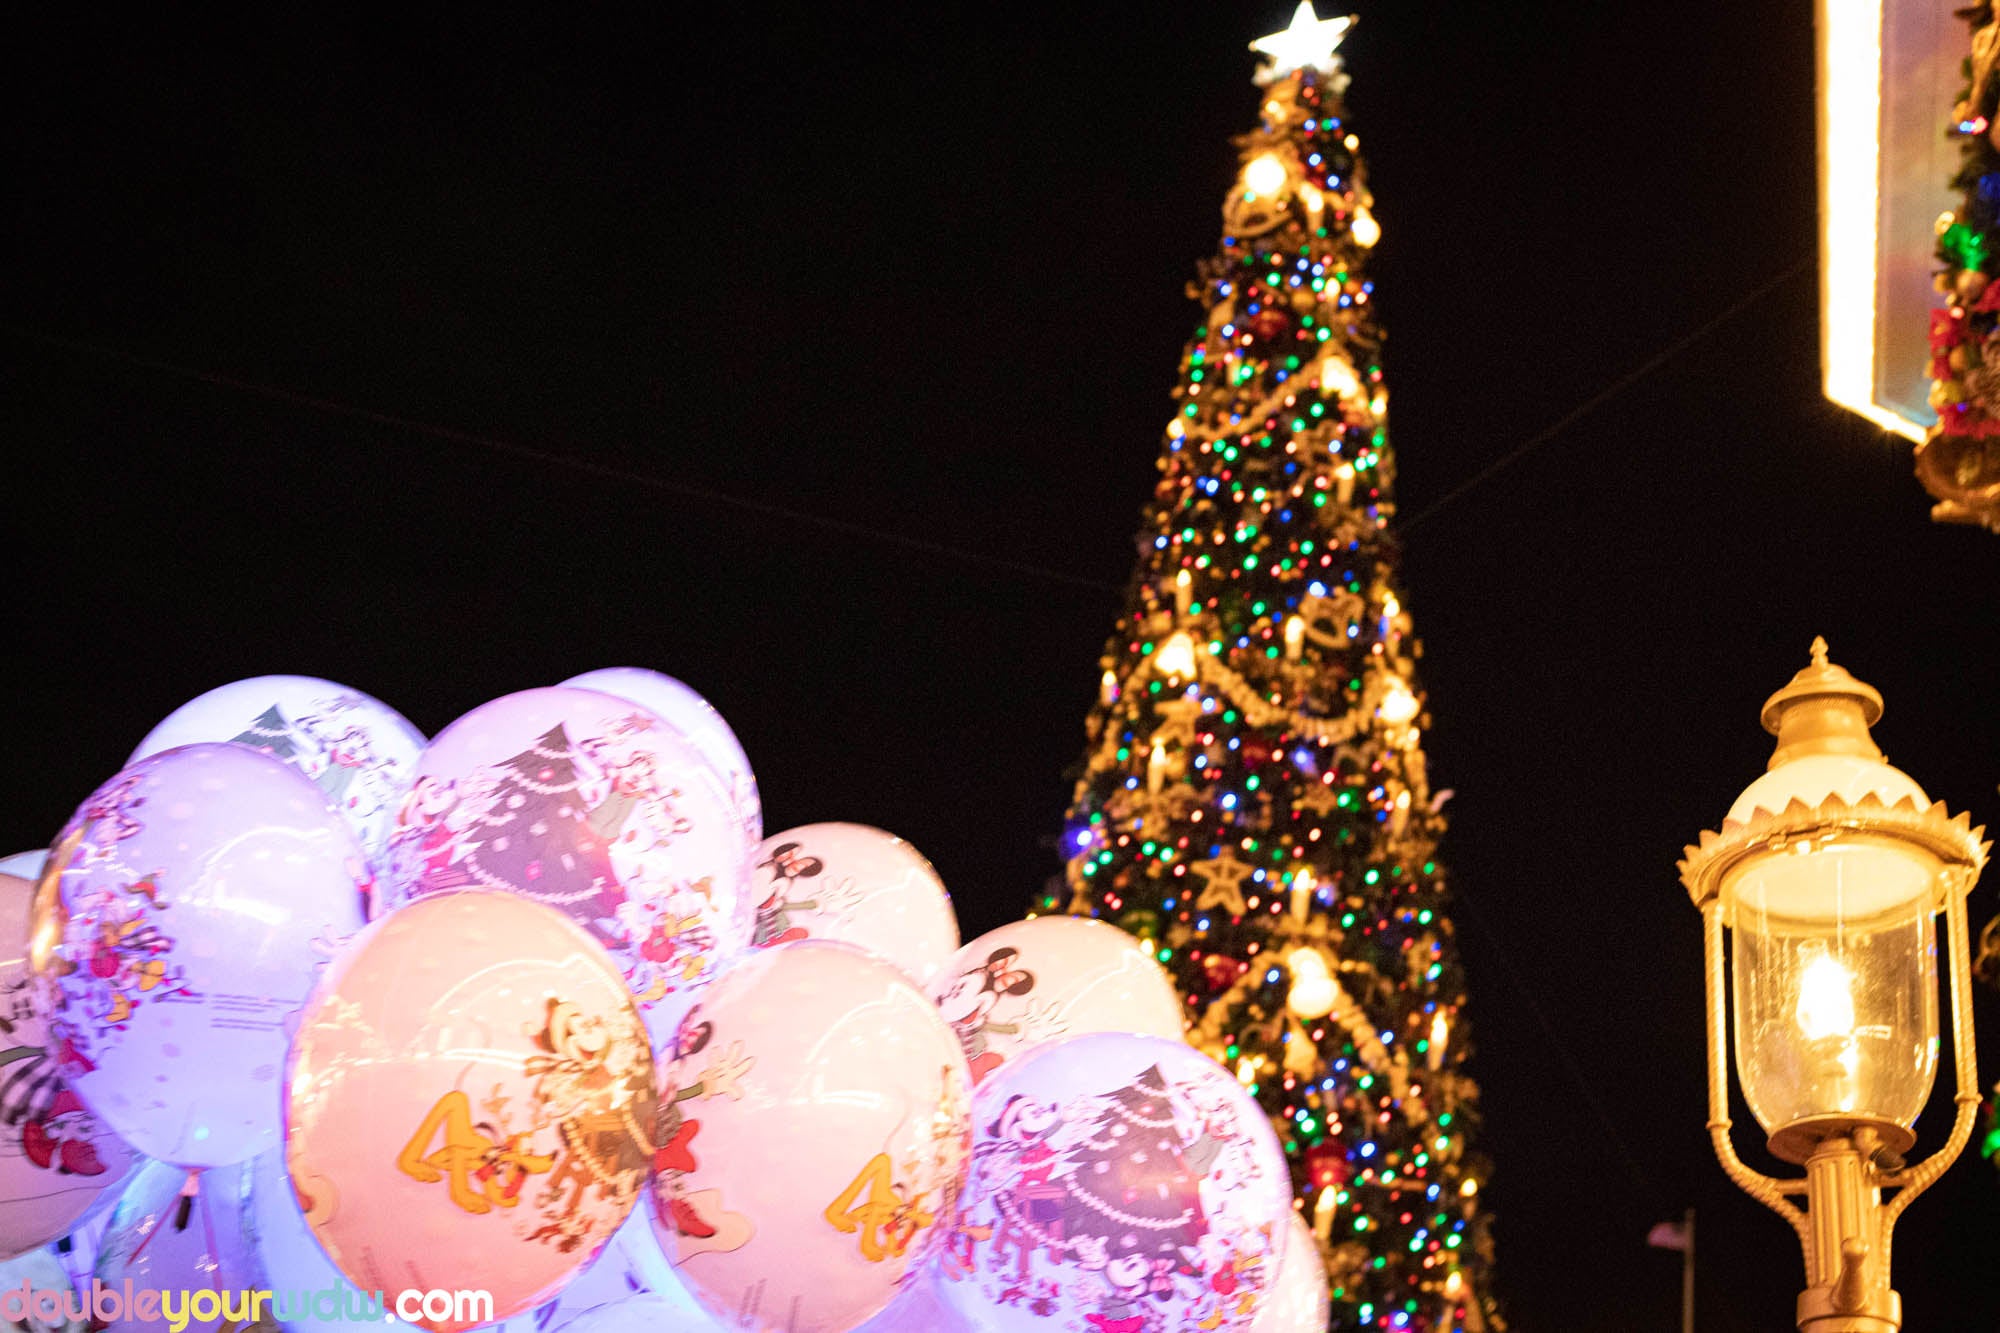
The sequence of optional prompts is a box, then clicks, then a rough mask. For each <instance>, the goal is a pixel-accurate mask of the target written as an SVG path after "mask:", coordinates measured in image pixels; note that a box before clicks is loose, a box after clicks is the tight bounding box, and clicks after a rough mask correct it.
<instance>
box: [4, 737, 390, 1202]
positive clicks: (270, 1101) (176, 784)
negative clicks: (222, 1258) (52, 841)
mask: <svg viewBox="0 0 2000 1333" xmlns="http://www.w3.org/2000/svg"><path fill="white" fill-rule="evenodd" d="M367 882H368V870H367V866H366V854H365V853H364V852H363V850H362V847H361V844H360V842H359V841H358V840H357V839H356V838H355V835H354V832H353V830H352V829H351V828H350V827H349V826H348V824H347V823H345V822H344V821H343V820H342V819H341V818H340V816H338V815H337V814H335V813H334V812H333V811H332V810H331V809H330V808H329V807H328V806H327V804H326V802H325V800H324V799H323V798H322V797H321V794H320V792H319V790H318V789H317V788H316V787H314V786H313V784H312V783H311V782H309V781H308V780H307V779H305V778H304V777H302V776H301V775H300V774H299V773H298V771H297V770H295V769H292V768H288V767H286V766H285V765H284V764H283V763H281V762H279V761H278V760H276V759H274V758H271V757H269V756H267V755H263V754H259V753H257V752H256V751H254V750H250V749H247V748H245V747H242V746H236V745H224V744H204V745H184V746H181V747H180V748H179V749H174V750H167V751H164V752H162V753H160V754H156V755H154V756H152V757H151V758H150V759H142V760H140V761H139V762H138V763H136V764H134V765H133V766H132V767H130V768H128V769H126V770H125V771H124V772H122V773H120V774H118V775H117V776H116V777H114V778H112V779H111V781H109V782H107V783H105V784H104V785H103V786H102V787H100V788H99V789H98V790H97V792H96V793H95V794H94V795H93V796H92V797H91V798H90V800H88V801H86V802H85V803H84V806H83V808H82V809H80V810H78V811H77V813H76V815H75V816H74V818H73V819H72V820H71V822H70V825H69V827H68V828H67V829H66V830H65V831H64V833H63V835H62V838H61V839H60V840H59V841H58V843H57V845H56V848H55V850H54V851H53V852H52V853H51V855H50V864H49V865H48V866H47V868H46V869H45V872H44V874H43V876H42V880H41V883H40V884H39V885H38V886H37V889H36V894H35V904H34V909H33V912H34V927H33V929H34V940H33V944H32V947H31V948H30V950H29V961H30V962H31V964H32V965H33V968H34V973H35V996H36V1003H37V1004H38V1005H41V1006H42V1012H43V1013H44V1015H45V1016H46V1018H47V1021H48V1028H49V1043H48V1046H49V1049H50V1050H51V1051H52V1052H53V1053H54V1056H55V1062H56V1068H57V1069H58V1071H59V1072H60V1073H61V1074H62V1076H63V1078H65V1079H66V1080H67V1081H68V1082H69V1084H70V1086H71V1087H72V1088H74V1089H75V1090H76V1094H77V1096H79V1097H81V1098H82V1099H83V1100H84V1102H85V1103H86V1104H88V1105H89V1107H90V1109H91V1110H92V1111H94V1112H96V1113H97V1115H99V1116H100V1117H101V1118H102V1119H104V1120H105V1121H106V1122H107V1123H108V1124H109V1125H110V1127H111V1128H112V1129H113V1130H114V1131H115V1132H116V1133H117V1134H118V1135H119V1137H121V1138H123V1139H124V1140H125V1141H126V1142H127V1143H129V1144H131V1145H132V1146H133V1147H134V1148H137V1149H138V1150H139V1151H141V1152H143V1153H145V1154H146V1155H147V1156H149V1157H153V1158H156V1159H159V1160H161V1161H171V1162H175V1163H178V1164H180V1165H182V1166H189V1167H211V1166H224V1165H230V1164H234V1163H238V1162H247V1161H249V1160H250V1159H251V1158H252V1157H255V1156H256V1155H257V1154H258V1153H260V1152H264V1151H267V1150H269V1149H270V1148H272V1147H274V1146H276V1145H277V1143H278V1142H279V1139H280V1131H281V1126H280V1124H279V1121H280V1118H281V1114H280V1113H281V1109H282V1106H281V1097H280V1088H279V1080H280V1077H281V1075H282V1074H283V1072H284V1064H285V1049H286V1045H287V1043H288V1042H289V1040H290V1034H291V1031H292V1027H293V1025H294V1024H295V1023H296V1021H297V1017H298V1013H299V1011H300V1009H301V1008H302V1006H303V1005H304V1003H305V1000H306V996H307V994H308V992H310V991H311V990H312V986H313V981H314V978H315V976H316V975H317V973H318V971H319V969H320V968H321V967H323V966H324V965H325V964H326V963H327V962H328V960H329V959H330V958H331V957H332V954H333V951H334V950H335V949H336V948H338V947H339V943H340V941H341V940H343V939H344V938H346V936H348V935H349V934H351V933H352V932H354V931H356V930H358V929H359V928H360V926H361V921H362V895H363V888H364V886H365V885H366V884H367Z"/></svg>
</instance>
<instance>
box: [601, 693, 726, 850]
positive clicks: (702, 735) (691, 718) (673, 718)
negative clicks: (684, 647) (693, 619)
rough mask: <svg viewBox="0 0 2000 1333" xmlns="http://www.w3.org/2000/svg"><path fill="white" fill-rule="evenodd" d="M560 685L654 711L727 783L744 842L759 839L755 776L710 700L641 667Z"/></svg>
mask: <svg viewBox="0 0 2000 1333" xmlns="http://www.w3.org/2000/svg"><path fill="white" fill-rule="evenodd" d="M563 684H565V685H573V686H575V687H576V688H578V689H584V690H600V691H602V692H603V693H605V694H611V695H616V696H617V697H618V698H620V699H630V700H631V701H632V702H633V703H635V704H638V705H639V706H640V707H641V708H649V709H651V710H652V711H653V712H655V713H657V714H659V715H660V717H661V718H662V719H663V720H664V721H665V722H666V724H667V725H668V726H670V727H672V728H673V729H674V730H675V731H677V732H679V733H680V734H681V735H683V736H685V737H686V738H687V739H688V740H689V741H690V742H691V743H692V744H693V745H694V748H695V749H697V750H699V751H701V754H702V757H703V758H704V759H706V760H708V764H709V767H710V768H713V769H714V770H715V771H716V772H717V773H720V774H721V775H722V777H723V779H724V781H726V782H727V783H728V784H729V793H730V797H731V799H732V800H733V801H734V802H735V805H736V814H737V817H738V819H739V820H740V821H741V822H742V825H743V841H744V845H745V846H749V847H755V846H756V845H757V844H758V842H760V841H761V840H762V839H763V837H764V808H763V804H762V803H761V802H760V801H759V800H758V797H757V775H756V774H754V773H752V772H751V771H750V759H749V756H747V755H745V754H744V753H743V744H742V742H741V741H738V740H737V739H736V733H735V732H733V731H731V730H730V729H729V724H728V723H727V722H725V721H723V720H722V714H720V713H718V712H716V711H715V705H714V704H711V703H710V702H709V701H708V700H706V699H704V698H702V697H701V695H699V694H697V693H695V691H694V690H692V689H690V688H689V687H688V686H686V685H683V684H681V682H679V681H677V680H675V679H674V678H673V677H672V676H663V675H661V674H660V673H659V672H657V671H648V670H646V669H645V668H644V667H603V668H600V669H599V670H596V671H586V672H584V673H583V674H582V675H581V676H572V677H570V678H569V679H568V680H566V681H564V682H563Z"/></svg>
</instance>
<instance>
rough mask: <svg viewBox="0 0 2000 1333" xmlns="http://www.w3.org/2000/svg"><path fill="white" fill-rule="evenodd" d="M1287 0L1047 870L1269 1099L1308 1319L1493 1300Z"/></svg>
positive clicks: (1444, 1323) (1370, 344)
mask: <svg viewBox="0 0 2000 1333" xmlns="http://www.w3.org/2000/svg"><path fill="white" fill-rule="evenodd" d="M1350 22H1351V20H1346V19H1332V20H1321V19H1319V18H1317V17H1316V16H1315V15H1314V14H1313V11H1312V9H1311V6H1310V5H1309V4H1302V5H1301V6H1300V7H1299V11H1298V13H1297V15H1296V16H1295V18H1294V20H1293V22H1292V25H1291V27H1290V28H1288V29H1287V30H1286V31H1285V32H1283V33H1279V34H1274V35H1273V36H1272V37H1269V38H1265V39H1263V40H1262V41H1260V42H1258V43H1256V44H1255V48H1254V49H1256V50H1257V51H1258V52H1259V53H1260V54H1262V55H1264V56H1266V57H1267V60H1266V62H1265V64H1264V65H1263V67H1262V68H1261V69H1260V70H1259V71H1258V76H1257V80H1258V83H1259V86H1260V87H1261V88H1262V89H1263V90H1264V91H1263V99H1262V105H1261V123H1260V124H1259V126H1258V127H1257V128H1256V129H1255V130H1253V131H1252V132H1250V133H1249V134H1247V135H1244V136H1242V137H1241V138H1239V139H1238V140H1237V146H1238V149H1239V153H1240V157H1241V163H1242V166H1241V171H1240V173H1239V175H1238V178H1237V181H1236V184H1235V186H1234V188H1233V189H1232V190H1231V191H1230V193H1229V195H1228V197H1227V199H1226V200H1225V202H1224V205H1223V237H1222V245H1221V249H1220V251H1219V252H1218V253H1217V254H1216V255H1215V257H1213V258H1212V259H1210V260H1209V261H1207V262H1206V263H1205V264H1203V265H1202V267H1201V270H1200V280H1199V282H1198V283H1196V284H1195V285H1194V286H1193V287H1191V289H1190V294H1191V295H1192V296H1193V297H1194V298H1195V299H1196V300H1197V301H1198V302H1199V303H1200V304H1201V306H1202V308H1203V310H1204V311H1205V317H1204V318H1203V319H1202V321H1201V323H1200V326H1199V327H1198V328H1197V329H1196V331H1195V335H1194V337H1193V338H1192V339H1191V340H1190V341H1189V343H1188V344H1187V348H1186V351H1185V354H1184V355H1183V358H1182V363H1181V384H1180V387H1179V389H1178V390H1177V400H1178V401H1177V407H1176V411H1175V413H1174V416H1173V419H1172V420H1171V421H1170V422H1169V424H1168V426H1167V432H1166V439H1165V441H1164V446H1163V448H1162V450H1161V453H1160V458H1159V472H1160V479H1159V483H1158V486H1157V488H1156V490H1155V493H1154V498H1153V502H1152V504H1151V505H1150V506H1149V508H1148V509H1147V511H1146V513H1145V516H1144V518H1143V520H1142V521H1143V525H1144V526H1143V533H1142V542H1141V549H1142V554H1141V558H1140V562H1139V567H1138V570H1137V571H1136V574H1135V578H1134V582H1133V587H1132V590H1131V593H1130V597H1129V601H1128V604H1127V607H1126V610H1125V613H1124V615H1123V616H1122V617H1121V618H1120V620H1119V623H1118V625H1117V628H1116V630H1115V632H1114V633H1113V635H1112V638H1111V641H1110V643H1109V645H1108V646H1107V648H1106V651H1105V654H1104V657H1103V660H1102V663H1101V666H1102V671H1103V675H1102V679H1101V683H1100V693H1099V698H1098V703H1097V706H1096V708H1095V709H1094V710H1093V711H1092V713H1091V716H1090V719H1089V723H1088V738H1089V745H1088V749H1087V752H1086V755H1085V759H1084V764H1083V771H1082V774H1081V776H1080V779H1079V781H1078V784H1077V788H1076V795H1075V799H1074V802H1073V804H1072V807H1071V810H1070V816H1069V821H1068V824H1067V827H1066V829H1065V834H1064V839H1065V840H1064V844H1063V850H1064V853H1065V856H1066V857H1067V861H1068V866H1067V873H1066V883H1067V888H1066V890H1065V894H1066V897H1065V895H1064V894H1058V895H1054V896H1051V897H1050V898H1049V899H1047V900H1046V901H1045V902H1044V903H1043V904H1042V906H1043V908H1044V909H1045V910H1067V911H1069V912H1072V913H1078V914H1088V915H1092V916H1100V917H1103V918H1106V919H1108V920H1111V921H1113V922H1115V923H1116V924H1118V925H1121V926H1123V927H1124V928H1126V929H1127V930H1130V931H1132V932H1133V933H1134V934H1137V935H1139V936H1141V937H1143V938H1145V939H1147V940H1149V941H1151V942H1152V943H1153V945H1154V946H1155V948H1156V949H1157V952H1158V956H1159V957H1160V959H1161V960H1162V961H1163V962H1164V963H1165V964H1167V965H1168V967H1169V968H1170V970H1171V971H1172V972H1173V973H1174V975H1175V978H1176V981H1177V983H1178V985H1179V986H1180V988H1181V990H1182V991H1183V993H1184V994H1185V995H1186V997H1187V1003H1188V1018H1189V1022H1190V1024H1191V1028H1192V1030H1191V1033H1190V1036H1191V1039H1192V1040H1194V1041H1195V1042H1196V1043H1197V1044H1198V1045H1200V1046H1202V1047H1203V1048H1204V1049H1207V1050H1208V1051H1209V1052H1210V1053H1211V1054H1213V1055H1214V1056H1215V1057H1216V1058H1217V1059H1219V1060H1222V1061H1223V1062H1224V1063H1225V1064H1227V1065H1228V1066H1229V1067H1230V1068H1231V1069H1233V1070H1235V1071H1236V1073H1237V1076H1238V1077H1239V1078H1240V1079H1241V1080H1242V1081H1243V1083H1244V1084H1245V1085H1246V1086H1248V1087H1249V1088H1250V1089H1251V1090H1252V1091H1253V1093H1254V1094H1255V1095H1256V1096H1257V1098H1258V1099H1259V1101H1260V1102H1261V1103H1262V1104H1263V1105H1264V1107H1265V1108H1266V1109H1267V1110H1268V1111H1269V1112H1270V1113H1271V1116H1272V1120H1273V1123H1274V1125H1275V1127H1276V1129H1277V1131H1278V1134H1279V1137H1280V1140H1281V1141H1282V1142H1283V1144H1284V1146H1285V1150H1286V1152H1287V1154H1288V1156H1289V1157H1290V1159H1291V1162H1292V1164H1293V1177H1294V1185H1295V1187H1296V1193H1297V1202H1298V1204H1299V1206H1300V1207H1301V1208H1302V1209H1303V1210H1304V1212H1305V1215H1306V1217H1307V1219H1308V1220H1309V1221H1310V1222H1311V1223H1312V1225H1313V1229H1314V1231H1315V1233H1316V1234H1317V1235H1318V1236H1319V1238H1320V1241H1321V1244H1322V1248H1323V1251H1324V1254H1325V1256H1326V1259H1327V1263H1328V1268H1329V1273H1330V1276H1331V1278H1332V1285H1333V1288H1334V1324H1335V1327H1338V1328H1353V1329H1407V1330H1412V1331H1413V1333H1445V1331H1446V1330H1459V1329H1474V1330H1476V1329H1497V1328H1500V1327H1501V1326H1502V1325H1501V1324H1500V1322H1499V1320H1498V1319H1497V1317H1496V1316H1495V1314H1494V1311H1493V1309H1492V1307H1491V1304H1490V1301H1489V1300H1488V1298H1487V1295H1486V1292H1487V1285H1488V1284H1487V1280H1486V1267H1487V1264H1488V1262H1489V1258H1490V1255H1489V1250H1490V1246H1489V1244H1488V1240H1487V1235H1486V1220H1485V1217H1484V1215H1483V1214H1482V1213H1481V1211H1480V1209H1479V1199H1478V1195H1479V1189H1480V1184H1481V1180H1482V1177H1483V1168H1482V1167H1481V1166H1480V1164H1479V1163H1478V1162H1477V1160H1476V1159H1475V1158H1473V1157H1472V1156H1470V1155H1469V1154H1468V1153H1467V1145H1466V1136H1467V1132H1468V1130H1470V1129H1471V1127H1472V1126H1471V1120H1472V1113H1473V1103H1474V1098H1475V1090H1474V1088H1473V1086H1472V1084H1471V1082H1470V1080H1469V1079H1467V1078H1466V1077H1465V1076H1464V1074H1463V1072H1462V1071H1461V1062H1462V1061H1463V1060H1464V1059H1465V1057H1466V1056H1467V1054H1468V1052H1469V1047H1468V1044H1467V1041H1466V1026H1465V1021H1464V1014H1463V1010H1464V1005H1465V995H1464V988H1463V984H1462V977H1461V975H1460V970H1459V965H1458V956H1457V949H1456V946H1455V943H1454V940H1453V935H1452V927H1451V922H1450V920H1449V918H1448V916H1447V907H1448V900H1447V893H1446V886H1445V881H1444V874H1443V871H1442V869H1441V868H1440V866H1439V865H1438V863H1437V861H1436V859H1435V857H1434V854H1433V853H1434V849H1435V847H1436V844H1437V840H1438V838H1439V836H1440V835H1441V834H1442V833H1443V829H1444V825H1443V820H1442V818H1441V815H1440V813H1439V807H1440V805H1441V803H1442V802H1441V801H1440V800H1439V799H1437V798H1434V797H1433V795H1432V793H1431V790H1430V786H1429V781H1428V778H1427V775H1426V772H1425V765H1424V755H1423V749H1422V744H1421V735H1422V733H1421V730H1420V729H1421V727H1422V726H1423V725H1425V724H1426V723H1427V721H1428V719H1427V718H1426V717H1425V716H1424V714H1423V704H1422V697H1421V693H1420V691H1419V688H1418V685H1417V682H1416V675H1415V665H1416V659H1417V657H1418V656H1419V655H1420V649H1419V646H1418V644H1417V642H1416V640H1415V639H1414V637H1413V636H1412V633H1411V623H1410V617H1409V615H1408V613H1407V611H1406V610H1405V609H1404V605H1403V599H1402V595H1401V593H1400V591H1399V589H1398V586H1397V578H1396V563H1397V558H1396V550H1395V545H1394V542H1393V541H1392V539H1391V536H1390V534H1389V531H1388V525H1389V521H1390V519H1391V517H1392V515H1393V513H1394V507H1393V503H1392V500H1391V483H1392V477H1393V469H1392V459H1391V454H1390V451H1389V441H1388V434H1387V422H1386V412H1387V394H1386V392H1385V390H1384V388H1383V370H1382V356H1381V351H1382V338H1381V333H1380V330H1379V327H1378V326H1377V324H1376V321H1375V301H1374V286H1373V284H1372V283H1371V282H1369V281H1368V279H1367V278H1366V276H1365V275H1364V272H1363V261H1364V259H1365V257H1366V255H1367V252H1368V251H1369V249H1370V248H1371V247H1373V246H1374V244H1375V243H1376V241H1377V240H1378V239H1379V238H1380V235H1381V232H1380V228H1379V227H1378V225H1377V224H1376V222H1375V219H1374V217H1373V215H1372V213H1371V211H1370V210H1371V205H1372V202H1373V201H1372V199H1371V197H1370V195H1369V192H1368V189H1367V186H1366V184H1365V181H1364V178H1363V172H1362V165H1361V161H1360V159H1359V157H1358V149H1359V141H1358V140H1357V138H1356V137H1355V135H1354V133H1353V132H1352V130H1351V128H1350V127H1349V125H1348V124H1347V119H1346V112H1345V109H1344V107H1343V106H1342V104H1341V95H1342V92H1343V91H1344V89H1345V87H1346V82H1347V80H1346V78H1345V76H1344V75H1343V74H1342V73H1341V72H1340V68H1339V61H1338V58H1337V56H1336V55H1335V54H1334V52H1335V48H1336V46H1337V44H1338V42H1339V41H1340V39H1341V37H1342V35H1343V34H1344V33H1345V32H1346V30H1347V28H1348V26H1349V23H1350Z"/></svg>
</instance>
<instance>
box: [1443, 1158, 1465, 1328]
mask: <svg viewBox="0 0 2000 1333" xmlns="http://www.w3.org/2000/svg"><path fill="white" fill-rule="evenodd" d="M1466 1183H1467V1184H1468V1185H1469V1184H1471V1183H1472V1182H1471V1181H1467V1182H1466ZM1464 1291H1465V1274H1463V1273H1461V1272H1459V1271H1458V1270H1457V1269H1456V1268H1454V1269H1452V1270H1451V1275H1450V1276H1449V1277H1447V1278H1445V1280H1444V1294H1445V1295H1446V1296H1449V1297H1450V1298H1451V1299H1453V1300H1457V1299H1458V1298H1459V1296H1461V1295H1462V1294H1463V1293H1464Z"/></svg>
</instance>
